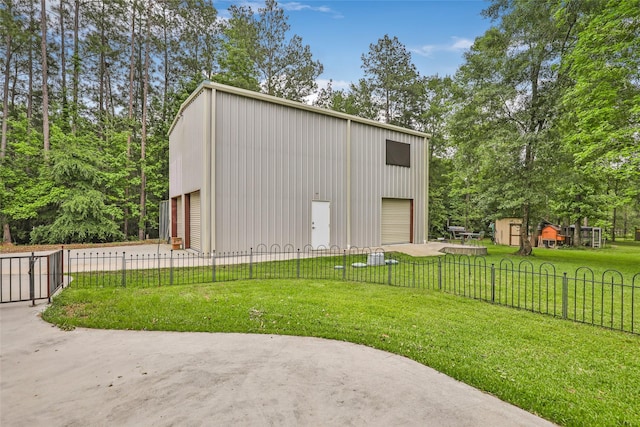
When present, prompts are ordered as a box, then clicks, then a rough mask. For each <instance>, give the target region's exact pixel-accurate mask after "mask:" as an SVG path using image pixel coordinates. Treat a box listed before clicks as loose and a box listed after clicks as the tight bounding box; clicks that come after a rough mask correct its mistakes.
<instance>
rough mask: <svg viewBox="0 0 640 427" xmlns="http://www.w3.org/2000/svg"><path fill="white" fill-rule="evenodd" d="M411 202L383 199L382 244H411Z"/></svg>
mask: <svg viewBox="0 0 640 427" xmlns="http://www.w3.org/2000/svg"><path fill="white" fill-rule="evenodd" d="M411 232H412V230H411V200H407V199H382V244H383V245H390V244H394V243H410V242H411Z"/></svg>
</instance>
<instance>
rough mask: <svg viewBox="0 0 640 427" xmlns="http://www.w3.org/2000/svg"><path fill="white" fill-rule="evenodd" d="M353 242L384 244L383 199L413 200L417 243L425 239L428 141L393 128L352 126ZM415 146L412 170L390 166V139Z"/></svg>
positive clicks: (414, 238)
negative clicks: (388, 150)
mask: <svg viewBox="0 0 640 427" xmlns="http://www.w3.org/2000/svg"><path fill="white" fill-rule="evenodd" d="M351 128H352V134H351V159H352V162H351V200H352V204H351V241H352V244H353V245H354V246H360V247H361V246H377V245H380V244H382V240H381V234H382V233H381V229H380V227H381V224H382V217H381V215H382V210H381V203H380V199H382V198H396V199H413V201H414V227H413V241H414V242H417V241H422V240H423V236H424V221H423V219H424V218H425V216H426V212H425V198H426V197H428V191H427V188H426V180H425V174H426V168H425V165H424V158H425V149H426V147H425V142H424V138H420V137H418V136H415V135H409V134H403V133H402V132H394V131H391V130H389V129H384V128H377V127H373V126H367V125H364V124H362V123H352V125H351ZM387 139H391V140H393V141H398V142H404V143H407V144H410V145H411V167H410V168H406V167H401V166H390V165H386V156H385V147H386V140H387Z"/></svg>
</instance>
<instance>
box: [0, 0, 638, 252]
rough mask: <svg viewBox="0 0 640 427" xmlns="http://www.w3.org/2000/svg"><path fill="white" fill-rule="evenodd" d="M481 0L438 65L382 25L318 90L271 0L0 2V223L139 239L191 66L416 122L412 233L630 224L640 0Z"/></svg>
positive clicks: (197, 72) (36, 236) (258, 87)
mask: <svg viewBox="0 0 640 427" xmlns="http://www.w3.org/2000/svg"><path fill="white" fill-rule="evenodd" d="M484 15H485V17H486V19H489V20H491V22H492V24H493V26H492V27H491V28H490V29H489V30H487V31H486V32H485V34H483V35H482V36H480V37H478V38H477V39H476V40H475V43H474V44H473V46H472V47H471V48H470V49H469V51H468V52H467V53H466V54H465V60H464V63H463V65H462V66H461V67H460V69H459V70H458V72H457V73H456V74H455V75H454V76H422V75H420V73H419V71H418V70H417V68H416V67H415V65H414V64H413V62H412V57H411V51H410V49H408V48H407V47H406V46H404V45H403V44H402V42H401V40H399V39H398V38H397V37H394V36H393V35H381V37H380V39H379V40H377V41H375V42H372V43H371V45H370V46H369V51H368V52H364V53H363V54H362V57H361V59H362V72H363V77H362V78H360V79H359V80H357V81H355V82H353V83H351V84H350V86H349V87H348V88H346V89H342V90H334V89H333V88H332V86H331V84H330V85H329V86H328V87H327V88H324V89H321V90H320V91H319V92H318V91H317V89H318V88H317V85H316V81H317V79H318V77H319V75H320V74H321V73H322V70H323V68H322V64H320V63H319V62H318V61H317V60H315V59H314V58H313V56H312V54H311V49H310V47H309V46H307V45H304V44H303V41H302V39H301V38H300V37H299V36H297V35H295V34H292V33H291V28H290V27H289V24H288V22H287V16H286V15H285V13H284V11H283V10H282V8H280V6H279V5H278V4H277V3H276V2H275V1H274V0H266V1H265V3H264V7H261V8H259V9H258V10H252V9H250V8H249V7H248V6H246V5H245V6H238V5H232V6H230V7H229V9H228V17H227V18H226V19H219V16H218V12H217V11H216V9H215V8H214V6H213V2H212V1H211V0H156V1H149V0H50V1H46V0H40V1H38V0H5V1H4V3H3V4H2V6H0V36H1V37H2V39H1V43H2V49H0V72H1V73H2V76H3V81H2V89H3V92H2V140H1V145H0V222H1V223H2V226H3V238H4V240H5V241H7V240H13V241H18V242H28V241H30V240H31V241H34V242H55V243H64V242H69V241H96V240H114V239H123V238H144V237H145V236H146V235H147V234H151V235H154V231H155V230H156V229H157V224H156V222H157V218H158V204H159V201H161V200H163V199H166V198H167V196H168V195H167V186H168V164H167V163H168V140H167V131H168V129H169V126H170V124H171V121H172V120H173V117H174V116H175V114H176V112H177V109H178V108H179V105H180V103H181V102H182V101H183V100H184V99H185V98H186V97H187V96H188V94H189V93H191V92H192V91H193V90H194V89H195V88H196V87H197V85H198V84H199V83H200V82H202V81H203V80H212V81H216V82H220V83H224V84H229V85H233V86H236V87H241V88H244V89H248V90H254V91H262V92H264V93H268V94H271V95H275V96H279V97H283V98H287V99H291V100H295V101H303V100H304V99H306V97H308V96H309V95H312V94H316V101H315V104H316V105H318V106H321V107H324V108H331V109H334V110H338V111H342V112H346V113H348V114H354V115H358V116H361V117H364V118H369V119H374V120H380V121H382V122H386V123H389V124H394V125H399V126H404V127H409V128H413V129H416V130H421V131H424V132H427V133H430V134H431V135H432V138H431V142H430V168H429V173H430V192H429V197H430V204H429V206H430V209H431V211H430V221H429V222H430V224H431V229H430V230H429V232H430V235H431V236H437V235H439V234H440V233H442V231H443V230H444V228H445V226H446V224H447V223H448V222H452V223H456V224H457V225H465V226H467V227H469V228H473V229H476V230H480V229H482V228H484V227H486V226H487V225H488V224H489V222H491V221H492V220H495V219H496V218H500V217H506V216H517V217H521V218H524V220H525V223H526V224H528V225H529V228H531V229H532V230H535V226H536V225H537V224H538V223H539V222H540V221H541V220H550V221H553V222H556V223H564V224H575V225H576V230H578V229H579V226H580V224H581V223H582V222H583V220H584V218H588V219H589V221H590V224H591V225H596V226H602V227H603V228H604V229H605V230H607V233H608V235H609V237H610V238H615V236H616V233H618V232H620V231H622V232H625V231H626V232H630V231H631V228H632V227H633V226H640V213H639V212H640V163H639V162H640V149H639V148H638V147H640V54H639V51H640V0H605V1H594V2H591V1H582V0H552V1H549V0H492V1H490V2H488V4H487V9H486V10H485V11H484ZM526 229H527V227H523V228H522V231H523V235H522V237H523V238H522V239H521V247H520V252H521V253H522V254H528V253H531V246H530V244H529V242H528V241H527V240H526V239H525V238H524V237H525V230H526ZM576 237H578V236H576Z"/></svg>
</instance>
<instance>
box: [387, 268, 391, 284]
mask: <svg viewBox="0 0 640 427" xmlns="http://www.w3.org/2000/svg"><path fill="white" fill-rule="evenodd" d="M387 265H388V266H389V273H388V276H389V278H388V283H389V285H391V263H389V264H387Z"/></svg>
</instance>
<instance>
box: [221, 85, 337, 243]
mask: <svg viewBox="0 0 640 427" xmlns="http://www.w3.org/2000/svg"><path fill="white" fill-rule="evenodd" d="M346 126H347V122H346V121H345V120H341V119H337V118H334V117H329V116H324V115H318V114H313V113H310V112H308V111H302V110H296V109H294V108H290V107H285V106H282V105H277V104H271V103H268V102H264V101H261V100H255V99H250V98H243V97H239V96H236V95H230V94H227V93H224V92H218V93H217V95H216V132H215V134H216V135H215V141H216V152H215V156H216V170H215V175H216V176H215V184H216V192H217V199H216V200H217V202H216V225H215V226H216V248H217V249H218V250H225V251H226V250H247V249H248V248H251V247H254V248H255V247H256V246H257V245H258V244H260V243H263V244H266V245H268V246H269V245H272V244H278V245H285V244H288V243H290V244H293V245H294V247H303V246H304V245H307V244H309V243H310V240H311V201H312V200H326V201H330V202H331V205H332V206H333V207H335V209H334V208H332V212H331V224H332V227H331V244H332V245H339V246H345V245H346V188H345V186H346V181H345V174H346V163H345V161H346V159H345V158H346V156H345V144H346V140H345V137H346Z"/></svg>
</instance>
